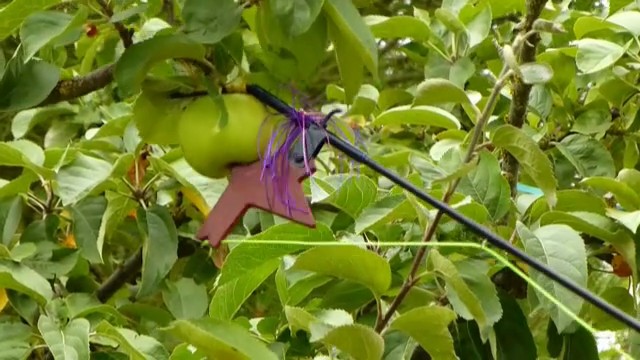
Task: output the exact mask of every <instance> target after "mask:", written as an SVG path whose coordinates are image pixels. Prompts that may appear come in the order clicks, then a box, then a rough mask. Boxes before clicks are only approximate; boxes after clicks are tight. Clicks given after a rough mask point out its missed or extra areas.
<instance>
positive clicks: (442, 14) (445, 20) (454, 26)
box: [434, 7, 466, 34]
mask: <svg viewBox="0 0 640 360" xmlns="http://www.w3.org/2000/svg"><path fill="white" fill-rule="evenodd" d="M434 15H435V16H436V19H438V20H440V22H442V24H443V25H444V26H445V27H446V28H447V29H448V30H449V31H451V32H453V33H455V34H459V33H464V32H465V31H466V28H465V26H464V24H463V23H462V21H460V19H459V18H458V17H457V16H456V14H454V13H453V12H452V11H450V10H449V9H447V8H444V7H441V8H439V9H436V11H435V12H434Z"/></svg>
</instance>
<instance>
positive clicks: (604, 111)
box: [563, 86, 613, 140]
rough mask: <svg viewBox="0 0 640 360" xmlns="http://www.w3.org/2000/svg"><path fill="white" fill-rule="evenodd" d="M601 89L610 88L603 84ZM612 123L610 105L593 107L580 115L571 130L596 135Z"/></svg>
mask: <svg viewBox="0 0 640 360" xmlns="http://www.w3.org/2000/svg"><path fill="white" fill-rule="evenodd" d="M600 90H601V91H604V90H608V89H607V88H606V87H602V86H601V87H600ZM609 95H610V94H609ZM612 124H613V123H612V122H611V112H610V111H609V107H608V106H607V107H600V108H592V109H588V110H586V111H584V112H582V113H580V115H578V117H577V118H576V121H575V122H574V123H573V126H572V127H571V130H572V131H575V132H578V133H581V134H585V135H595V134H599V133H603V132H605V131H607V130H608V129H609V128H610V127H611V125H612ZM563 140H564V139H563Z"/></svg>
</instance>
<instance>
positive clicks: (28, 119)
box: [11, 102, 77, 139]
mask: <svg viewBox="0 0 640 360" xmlns="http://www.w3.org/2000/svg"><path fill="white" fill-rule="evenodd" d="M76 109H77V108H76V107H75V106H73V105H70V104H69V103H66V102H63V103H60V104H55V105H51V106H47V107H41V108H35V109H28V110H22V111H20V112H18V113H17V114H16V116H14V117H13V121H12V122H11V134H12V135H13V138H14V139H20V138H22V137H24V136H25V135H26V134H27V133H28V132H29V131H30V130H31V129H32V128H33V127H34V126H35V125H37V124H39V123H40V122H42V121H45V120H48V119H51V118H56V117H59V116H64V115H73V114H76V112H77V110H76Z"/></svg>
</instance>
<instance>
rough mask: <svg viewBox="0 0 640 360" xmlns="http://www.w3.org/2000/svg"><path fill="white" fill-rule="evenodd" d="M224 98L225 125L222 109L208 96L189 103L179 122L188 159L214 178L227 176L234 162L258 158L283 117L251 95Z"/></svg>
mask: <svg viewBox="0 0 640 360" xmlns="http://www.w3.org/2000/svg"><path fill="white" fill-rule="evenodd" d="M222 99H223V101H224V104H225V106H226V108H227V112H228V122H227V124H226V125H225V126H223V127H219V126H218V125H219V124H218V120H219V119H220V115H221V112H222V109H221V107H220V105H218V104H217V103H216V102H215V101H214V100H213V99H212V98H211V97H209V96H203V97H200V98H198V99H196V100H194V101H193V102H191V103H189V104H187V105H186V107H185V109H184V111H183V113H182V115H181V116H180V119H179V124H178V137H179V139H180V146H181V147H182V152H183V154H184V158H185V160H186V161H187V163H189V165H191V167H192V168H193V169H194V170H196V171H197V172H198V173H200V174H202V175H204V176H207V177H209V178H214V179H217V178H222V177H225V176H228V175H229V171H230V167H231V166H232V165H235V164H246V163H251V162H253V161H256V160H258V159H259V152H260V153H264V151H265V149H266V147H267V145H268V142H269V139H270V137H271V136H272V134H273V132H274V130H275V127H276V126H277V124H278V123H279V122H280V121H282V120H283V119H284V117H282V116H280V115H275V112H274V111H269V108H267V107H266V106H265V105H264V104H262V103H261V102H260V101H259V100H257V99H256V98H254V97H253V96H251V95H247V94H225V95H223V96H222ZM258 138H260V139H258Z"/></svg>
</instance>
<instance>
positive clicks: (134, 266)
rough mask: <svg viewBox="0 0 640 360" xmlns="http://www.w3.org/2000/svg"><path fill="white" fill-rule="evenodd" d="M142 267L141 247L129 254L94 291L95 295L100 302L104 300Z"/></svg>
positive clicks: (134, 275)
mask: <svg viewBox="0 0 640 360" xmlns="http://www.w3.org/2000/svg"><path fill="white" fill-rule="evenodd" d="M141 268H142V248H140V249H138V251H136V252H135V253H134V254H133V255H131V256H130V257H129V258H128V259H127V260H126V261H125V262H124V264H122V266H121V267H119V268H118V269H116V271H114V272H113V273H112V274H111V275H110V276H109V277H108V278H107V280H105V281H104V282H103V283H102V285H100V287H99V288H98V290H97V291H96V297H97V298H98V300H100V302H106V301H107V300H109V298H111V296H113V294H115V293H116V292H117V291H118V290H119V289H120V288H121V287H122V285H124V284H126V283H127V282H128V281H130V280H131V279H132V278H134V277H136V276H137V275H138V272H139V271H140V269H141Z"/></svg>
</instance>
